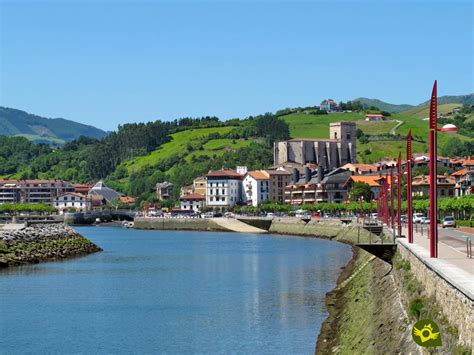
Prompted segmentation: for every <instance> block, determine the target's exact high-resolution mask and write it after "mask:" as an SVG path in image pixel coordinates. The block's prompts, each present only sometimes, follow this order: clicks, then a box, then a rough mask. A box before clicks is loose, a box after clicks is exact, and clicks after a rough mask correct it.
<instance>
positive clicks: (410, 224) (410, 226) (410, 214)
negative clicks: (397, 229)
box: [406, 129, 413, 243]
mask: <svg viewBox="0 0 474 355" xmlns="http://www.w3.org/2000/svg"><path fill="white" fill-rule="evenodd" d="M411 141H412V137H411V129H410V130H409V131H408V137H407V169H406V172H407V219H408V243H413V209H412V204H411V160H412V154H411Z"/></svg>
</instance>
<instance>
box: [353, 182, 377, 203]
mask: <svg viewBox="0 0 474 355" xmlns="http://www.w3.org/2000/svg"><path fill="white" fill-rule="evenodd" d="M361 197H363V198H364V201H370V199H371V197H372V190H371V189H370V186H369V184H366V183H365V182H355V183H354V184H353V185H352V188H351V192H350V199H351V201H359V200H360V198H361Z"/></svg>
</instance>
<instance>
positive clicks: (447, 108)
mask: <svg viewBox="0 0 474 355" xmlns="http://www.w3.org/2000/svg"><path fill="white" fill-rule="evenodd" d="M456 107H462V105H461V104H444V105H438V115H440V114H443V113H448V112H451V111H453V110H454V109H455V108H456ZM402 114H403V115H405V116H411V117H416V118H426V117H429V115H430V107H429V106H422V107H415V108H412V109H410V110H408V111H405V112H402Z"/></svg>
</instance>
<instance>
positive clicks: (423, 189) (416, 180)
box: [412, 175, 456, 198]
mask: <svg viewBox="0 0 474 355" xmlns="http://www.w3.org/2000/svg"><path fill="white" fill-rule="evenodd" d="M455 185H456V179H455V178H454V177H453V176H450V175H438V177H437V189H438V191H437V192H438V198H441V197H453V196H454V187H455ZM412 193H413V195H414V196H429V195H430V176H429V175H418V176H415V177H413V180H412Z"/></svg>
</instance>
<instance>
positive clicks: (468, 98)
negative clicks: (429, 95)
mask: <svg viewBox="0 0 474 355" xmlns="http://www.w3.org/2000/svg"><path fill="white" fill-rule="evenodd" d="M429 103H430V101H429V100H427V101H425V102H423V103H421V104H420V105H419V106H427V105H429ZM444 104H459V105H460V106H462V105H474V93H473V94H467V95H454V96H453V95H451V96H448V95H446V96H440V97H438V105H444Z"/></svg>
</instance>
